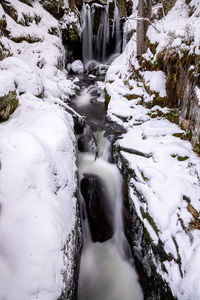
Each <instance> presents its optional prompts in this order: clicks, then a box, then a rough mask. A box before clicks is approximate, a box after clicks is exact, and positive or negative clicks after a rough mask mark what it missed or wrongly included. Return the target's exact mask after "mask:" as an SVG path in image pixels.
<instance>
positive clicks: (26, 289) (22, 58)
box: [0, 0, 80, 300]
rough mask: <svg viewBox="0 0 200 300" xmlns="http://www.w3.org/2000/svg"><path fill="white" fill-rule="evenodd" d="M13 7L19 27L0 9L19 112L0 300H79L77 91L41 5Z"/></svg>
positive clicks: (10, 87) (7, 159) (2, 64)
mask: <svg viewBox="0 0 200 300" xmlns="http://www.w3.org/2000/svg"><path fill="white" fill-rule="evenodd" d="M11 4H12V6H13V7H15V8H16V10H17V12H18V19H17V22H16V21H15V20H14V19H12V18H11V17H10V16H8V15H7V14H6V13H5V12H4V11H3V8H2V6H1V5H0V12H1V14H5V17H6V22H7V29H8V30H9V32H10V35H9V36H7V35H6V34H4V36H1V39H0V41H1V45H3V47H4V48H5V49H8V50H9V55H10V57H7V58H5V59H4V60H2V61H0V81H1V86H0V97H3V96H5V95H7V94H8V93H9V92H10V91H15V92H16V96H17V99H18V100H19V106H18V107H17V109H16V110H15V112H14V113H13V114H12V115H11V116H10V118H9V120H8V121H6V122H4V123H1V124H0V148H1V154H0V162H1V171H0V190H1V194H0V299H8V300H9V299H10V300H15V299H16V300H19V299H24V300H25V299H26V300H29V299H30V300H31V299H40V300H45V299H46V300H51V299H52V300H55V299H58V298H59V296H60V295H61V293H62V292H64V293H66V294H67V293H68V290H70V294H71V296H69V298H67V299H71V298H70V297H72V296H73V295H72V294H73V289H74V282H73V280H74V278H75V276H76V274H75V272H76V261H75V259H77V258H75V257H76V256H77V257H78V252H79V247H80V245H78V239H79V235H80V233H79V230H80V225H79V213H78V206H77V205H78V204H77V199H76V198H75V192H76V189H77V179H76V172H77V167H76V141H75V136H74V133H73V119H72V116H71V115H70V114H69V113H67V111H65V107H66V108H67V104H65V103H64V102H63V100H65V101H67V100H68V99H69V96H70V95H72V94H74V93H75V88H76V86H75V84H74V83H73V82H72V81H70V80H68V79H67V73H66V72H65V71H64V68H63V67H64V58H65V50H64V47H63V46H62V41H61V34H60V31H59V24H58V21H57V20H56V19H54V18H53V17H52V16H51V15H50V14H49V13H48V12H47V11H45V10H44V9H43V8H42V6H41V5H40V4H39V3H38V1H35V2H34V3H33V7H31V6H28V5H26V4H25V3H22V2H20V1H17V0H12V1H11ZM25 16H27V18H26V20H29V22H28V21H27V22H28V24H23V25H21V24H20V23H22V22H21V21H23V20H24V18H25ZM35 16H37V18H36V17H35ZM28 17H29V18H28ZM20 20H21V21H20ZM36 20H37V22H36ZM52 28H54V29H55V28H56V30H55V33H56V34H55V35H53V34H52ZM63 276H64V277H63Z"/></svg>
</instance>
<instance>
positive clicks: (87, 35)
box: [81, 4, 93, 63]
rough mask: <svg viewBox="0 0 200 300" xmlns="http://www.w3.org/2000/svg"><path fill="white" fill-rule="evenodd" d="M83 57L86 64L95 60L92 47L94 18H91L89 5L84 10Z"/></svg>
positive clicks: (84, 6)
mask: <svg viewBox="0 0 200 300" xmlns="http://www.w3.org/2000/svg"><path fill="white" fill-rule="evenodd" d="M81 21H82V27H83V32H82V56H83V62H84V63H86V62H88V61H90V60H92V59H93V45H92V36H93V31H92V27H93V26H92V18H91V9H90V6H89V5H88V4H86V5H85V4H84V5H83V9H82V18H81Z"/></svg>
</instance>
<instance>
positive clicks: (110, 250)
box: [72, 86, 143, 300]
mask: <svg viewBox="0 0 200 300" xmlns="http://www.w3.org/2000/svg"><path fill="white" fill-rule="evenodd" d="M93 87H94V86H92V87H91V86H90V87H88V88H86V87H84V88H83V90H82V92H81V93H80V95H79V96H77V98H75V99H74V100H73V104H72V106H73V108H79V109H78V110H79V111H78V112H79V113H80V114H81V111H83V115H84V116H85V117H86V120H87V122H88V123H90V124H91V127H92V130H93V134H94V135H95V136H96V144H97V146H98V150H99V157H98V158H97V159H95V155H94V153H93V151H92V150H90V151H85V152H80V154H79V159H78V166H79V180H80V183H81V182H82V179H83V178H85V176H87V175H86V174H90V175H91V176H93V175H94V176H98V178H100V179H101V181H102V183H103V185H104V190H106V192H107V197H106V201H107V203H106V205H108V207H111V211H110V213H109V210H108V217H109V218H110V219H111V220H110V221H111V222H112V225H113V235H112V237H111V238H109V239H108V240H106V241H104V242H101V243H100V242H93V239H92V234H91V228H90V225H89V221H88V217H87V211H86V204H85V200H84V197H83V195H82V194H81V192H80V202H81V203H80V204H81V207H82V228H83V236H84V243H83V250H82V257H81V264H80V274H79V286H78V300H102V299H103V300H122V299H124V300H140V299H143V294H142V290H141V287H140V285H139V283H138V278H137V274H136V271H135V269H134V263H133V258H132V256H131V251H130V248H129V244H128V242H127V240H126V237H125V234H124V226H123V217H122V205H123V194H122V177H121V174H120V172H119V170H118V168H117V166H116V165H115V164H113V163H111V162H110V161H111V153H110V150H111V145H110V142H109V141H108V140H107V139H106V138H105V137H104V132H103V129H104V125H105V113H106V111H105V107H104V106H103V104H102V103H101V105H102V107H101V109H95V107H96V106H97V104H95V103H90V100H91V99H92V98H93V97H92V96H91V93H90V92H91V91H92V90H93ZM87 112H88V113H87ZM98 120H100V123H99V122H98ZM99 129H100V130H99ZM85 133H88V129H87V130H85V131H84V134H85ZM80 190H81V189H80ZM96 192H97V193H98V191H96ZM101 200H102V201H104V202H105V199H101ZM108 202H109V203H108ZM127 254H128V255H127Z"/></svg>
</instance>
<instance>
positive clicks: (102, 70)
mask: <svg viewBox="0 0 200 300" xmlns="http://www.w3.org/2000/svg"><path fill="white" fill-rule="evenodd" d="M108 67H109V66H107V65H98V66H96V67H95V68H93V69H90V70H89V74H92V75H95V76H101V75H106V72H107V71H108Z"/></svg>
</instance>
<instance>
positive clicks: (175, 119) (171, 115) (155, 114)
mask: <svg viewBox="0 0 200 300" xmlns="http://www.w3.org/2000/svg"><path fill="white" fill-rule="evenodd" d="M148 115H149V116H150V117H151V118H154V119H155V118H158V119H161V118H164V119H167V120H168V121H170V122H172V123H175V124H179V112H178V110H177V109H170V110H169V111H168V112H167V113H164V112H162V111H161V110H159V109H156V110H153V111H151V112H150V113H148Z"/></svg>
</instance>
